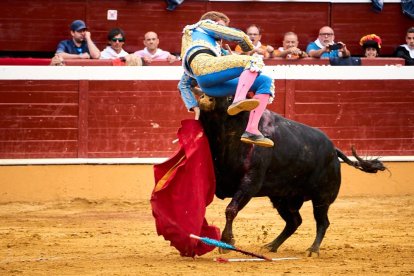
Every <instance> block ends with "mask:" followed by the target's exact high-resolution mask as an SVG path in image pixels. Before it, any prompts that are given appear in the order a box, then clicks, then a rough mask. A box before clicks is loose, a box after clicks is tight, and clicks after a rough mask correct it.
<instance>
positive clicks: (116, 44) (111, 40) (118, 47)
mask: <svg viewBox="0 0 414 276" xmlns="http://www.w3.org/2000/svg"><path fill="white" fill-rule="evenodd" d="M124 43H125V33H124V31H123V30H122V29H119V28H115V29H112V30H110V31H109V33H108V46H106V48H105V49H104V50H103V51H102V52H101V59H116V58H124V57H126V56H127V55H128V53H127V52H125V50H124V49H123V48H122V47H123V46H124Z"/></svg>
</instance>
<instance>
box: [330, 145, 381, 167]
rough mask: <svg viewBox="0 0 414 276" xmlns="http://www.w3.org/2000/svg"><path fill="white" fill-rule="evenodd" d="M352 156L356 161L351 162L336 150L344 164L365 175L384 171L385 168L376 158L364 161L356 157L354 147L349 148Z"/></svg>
mask: <svg viewBox="0 0 414 276" xmlns="http://www.w3.org/2000/svg"><path fill="white" fill-rule="evenodd" d="M351 150H352V155H353V156H354V157H355V158H356V160H357V161H351V160H350V159H349V158H348V157H347V156H346V155H345V154H344V153H343V152H342V151H340V150H339V149H336V154H337V155H338V157H339V158H341V159H342V160H343V161H344V162H345V163H347V164H348V165H350V166H353V167H355V168H357V169H360V170H361V171H363V172H367V173H377V172H378V171H384V170H385V169H386V167H385V166H384V164H382V162H381V161H379V160H378V158H376V159H373V160H364V159H362V158H361V157H359V156H358V154H357V153H356V151H355V149H354V147H351Z"/></svg>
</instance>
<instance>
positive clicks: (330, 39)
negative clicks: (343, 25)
mask: <svg viewBox="0 0 414 276" xmlns="http://www.w3.org/2000/svg"><path fill="white" fill-rule="evenodd" d="M334 39H335V34H334V31H333V29H332V28H331V27H329V26H324V27H322V28H321V29H320V30H319V36H318V38H317V39H316V40H315V41H314V42H311V43H309V44H308V47H306V52H307V53H308V55H309V56H310V57H314V58H336V57H343V58H345V57H349V56H351V53H350V52H349V50H348V49H347V48H346V45H345V43H343V42H338V43H335V42H334Z"/></svg>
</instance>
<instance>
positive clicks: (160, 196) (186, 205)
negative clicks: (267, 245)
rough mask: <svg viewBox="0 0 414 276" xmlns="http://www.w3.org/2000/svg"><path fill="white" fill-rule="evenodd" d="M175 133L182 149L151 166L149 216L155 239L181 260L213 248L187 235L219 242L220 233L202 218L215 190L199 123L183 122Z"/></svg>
mask: <svg viewBox="0 0 414 276" xmlns="http://www.w3.org/2000/svg"><path fill="white" fill-rule="evenodd" d="M181 125H182V126H181V128H180V129H179V130H178V133H177V135H178V139H179V143H180V146H181V148H180V149H179V150H178V152H177V153H175V154H174V156H173V157H171V158H170V159H168V160H167V161H166V162H164V163H162V164H158V165H155V166H154V176H155V187H154V190H153V192H152V196H151V206H152V214H153V215H154V218H155V224H156V228H157V233H158V235H163V236H164V238H165V239H166V240H169V241H171V245H172V246H174V247H175V248H177V250H178V251H179V252H180V254H181V256H187V257H194V256H195V255H203V254H205V253H207V252H209V251H211V250H213V249H214V247H211V246H208V245H205V244H203V243H201V242H200V241H198V240H194V239H191V238H190V237H189V235H190V234H195V235H197V236H204V237H209V238H213V239H217V240H219V239H220V230H219V229H218V228H217V227H215V226H209V225H208V223H207V221H206V219H205V218H204V216H205V213H206V207H207V206H208V205H209V204H210V203H211V202H212V201H213V198H214V193H215V189H216V181H215V176H214V167H213V163H212V158H211V154H210V147H209V144H208V140H207V137H206V136H205V134H204V130H203V127H202V126H201V123H200V122H199V121H196V120H183V121H182V122H181Z"/></svg>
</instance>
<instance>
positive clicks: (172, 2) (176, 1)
mask: <svg viewBox="0 0 414 276" xmlns="http://www.w3.org/2000/svg"><path fill="white" fill-rule="evenodd" d="M183 2H184V0H167V5H168V6H167V11H173V10H175V9H176V8H177V6H178V5H181V4H182V3H183Z"/></svg>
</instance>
